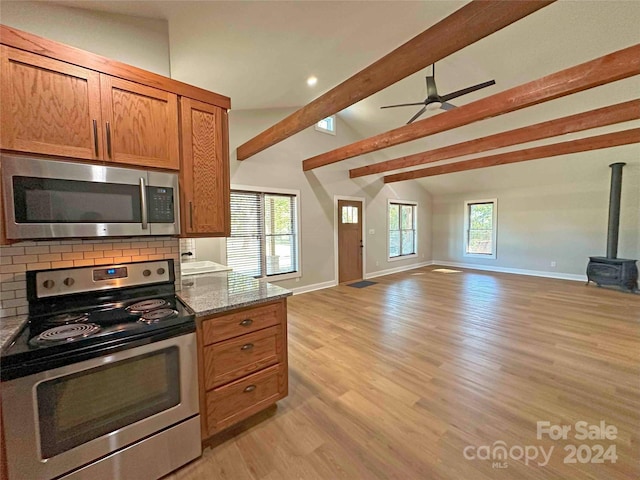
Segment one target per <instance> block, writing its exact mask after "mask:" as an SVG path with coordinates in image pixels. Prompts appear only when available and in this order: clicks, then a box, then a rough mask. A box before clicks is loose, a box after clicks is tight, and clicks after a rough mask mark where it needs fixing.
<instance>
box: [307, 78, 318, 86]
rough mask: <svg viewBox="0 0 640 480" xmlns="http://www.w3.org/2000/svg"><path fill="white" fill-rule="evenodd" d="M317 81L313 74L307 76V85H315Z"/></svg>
mask: <svg viewBox="0 0 640 480" xmlns="http://www.w3.org/2000/svg"><path fill="white" fill-rule="evenodd" d="M316 83H318V79H317V78H316V77H314V76H313V75H312V76H310V77H309V78H307V85H309V86H310V87H313V86H314V85H315V84H316Z"/></svg>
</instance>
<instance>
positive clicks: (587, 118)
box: [349, 100, 640, 178]
mask: <svg viewBox="0 0 640 480" xmlns="http://www.w3.org/2000/svg"><path fill="white" fill-rule="evenodd" d="M639 118H640V100H631V101H629V102H623V103H618V104H616V105H610V106H608V107H605V108H597V109H595V110H589V111H588V112H583V113H578V114H576V115H570V116H568V117H562V118H557V119H555V120H549V121H548V122H541V123H536V124H534V125H529V126H528V127H523V128H517V129H515V130H509V131H507V132H502V133H497V134H495V135H489V136H488V137H483V138H476V139H475V140H469V141H468V142H462V143H456V144H455V145H448V146H446V147H442V148H437V149H435V150H429V151H426V152H420V153H416V154H414V155H407V156H406V157H400V158H394V159H393V160H387V161H385V162H380V163H374V164H373V165H366V166H364V167H359V168H354V169H351V170H349V177H351V178H357V177H363V176H365V175H371V174H374V173H382V172H388V171H390V170H397V169H399V168H407V167H415V166H416V165H424V164H425V163H433V162H439V161H440V160H447V159H449V158H455V157H462V156H463V155H469V154H472V153H481V152H486V151H488V150H495V149H496V148H503V147H508V146H511V145H518V144H520V143H527V142H533V141H535V140H541V139H543V138H550V137H557V136H558V135H565V134H567V133H574V132H580V131H583V130H588V129H590V128H597V127H603V126H606V125H613V124H615V123H621V122H626V121H629V120H637V119H639Z"/></svg>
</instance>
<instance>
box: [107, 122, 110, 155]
mask: <svg viewBox="0 0 640 480" xmlns="http://www.w3.org/2000/svg"><path fill="white" fill-rule="evenodd" d="M107 155H108V156H109V158H111V124H110V123H109V122H107Z"/></svg>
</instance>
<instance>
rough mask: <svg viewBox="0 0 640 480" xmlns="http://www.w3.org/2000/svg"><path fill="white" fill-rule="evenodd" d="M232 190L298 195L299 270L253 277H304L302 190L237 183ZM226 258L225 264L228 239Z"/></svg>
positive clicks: (268, 279) (274, 279)
mask: <svg viewBox="0 0 640 480" xmlns="http://www.w3.org/2000/svg"><path fill="white" fill-rule="evenodd" d="M230 190H239V191H245V192H256V193H264V194H267V195H269V194H274V195H280V194H281V195H295V197H296V225H297V226H298V232H297V234H296V251H297V252H298V271H296V272H290V273H280V274H277V275H269V276H267V275H264V276H262V277H257V278H256V277H252V278H256V280H258V281H260V282H269V283H274V282H280V281H283V280H289V279H292V278H301V277H302V250H301V249H300V236H301V232H302V223H301V222H302V220H301V217H300V190H294V189H290V188H276V187H256V186H254V185H237V184H232V185H231V187H230ZM224 244H225V246H224V260H225V264H226V263H227V239H226V238H225V241H224Z"/></svg>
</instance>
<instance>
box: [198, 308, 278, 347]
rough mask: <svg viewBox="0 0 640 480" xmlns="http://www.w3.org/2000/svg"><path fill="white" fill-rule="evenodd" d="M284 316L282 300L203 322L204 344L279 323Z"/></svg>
mask: <svg viewBox="0 0 640 480" xmlns="http://www.w3.org/2000/svg"><path fill="white" fill-rule="evenodd" d="M283 316H284V309H283V306H282V302H278V303H272V304H269V305H263V306H260V307H255V308H248V309H246V310H242V311H240V312H235V313H230V314H229V315H223V316H221V317H217V318H212V319H210V320H205V321H204V322H202V331H203V332H202V333H203V340H204V345H210V344H212V343H215V342H219V341H221V340H226V339H227V338H233V337H238V336H240V335H244V334H245V333H250V332H255V331H256V330H261V329H263V328H267V327H271V326H273V325H278V324H279V323H280V322H281V321H282V320H283Z"/></svg>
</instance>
